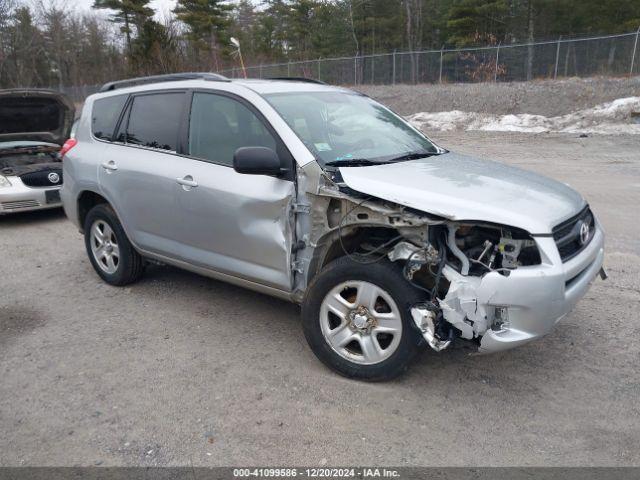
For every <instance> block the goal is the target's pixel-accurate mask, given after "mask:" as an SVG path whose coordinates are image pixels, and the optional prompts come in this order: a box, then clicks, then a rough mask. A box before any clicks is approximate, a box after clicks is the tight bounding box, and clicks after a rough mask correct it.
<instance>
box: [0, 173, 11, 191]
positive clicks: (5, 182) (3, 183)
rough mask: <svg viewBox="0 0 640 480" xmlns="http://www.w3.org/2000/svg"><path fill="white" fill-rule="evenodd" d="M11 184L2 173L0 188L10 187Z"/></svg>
mask: <svg viewBox="0 0 640 480" xmlns="http://www.w3.org/2000/svg"><path fill="white" fill-rule="evenodd" d="M10 186H11V182H10V181H9V179H8V178H7V177H5V176H3V175H0V188H3V187H10Z"/></svg>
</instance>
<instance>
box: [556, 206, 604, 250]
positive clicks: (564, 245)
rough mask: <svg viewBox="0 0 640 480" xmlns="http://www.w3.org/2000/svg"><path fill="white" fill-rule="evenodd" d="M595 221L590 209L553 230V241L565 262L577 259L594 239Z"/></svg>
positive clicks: (587, 208)
mask: <svg viewBox="0 0 640 480" xmlns="http://www.w3.org/2000/svg"><path fill="white" fill-rule="evenodd" d="M595 232H596V228H595V219H594V217H593V213H591V210H590V209H589V207H588V206H587V207H585V209H584V210H582V212H580V213H579V214H578V215H576V216H575V217H573V218H570V219H569V220H567V221H566V222H562V223H561V224H560V225H558V226H557V227H555V228H554V229H553V239H554V240H555V242H556V245H557V246H558V251H559V252H560V258H561V259H562V261H563V262H566V261H567V260H569V259H571V258H573V257H575V256H576V255H577V254H578V253H580V252H581V251H582V250H583V249H584V248H585V247H586V246H587V245H589V242H590V241H591V240H592V239H593V236H594V234H595Z"/></svg>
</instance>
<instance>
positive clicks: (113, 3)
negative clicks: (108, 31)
mask: <svg viewBox="0 0 640 480" xmlns="http://www.w3.org/2000/svg"><path fill="white" fill-rule="evenodd" d="M149 1H150V0H95V1H94V4H93V8H99V9H108V10H114V11H115V13H113V15H111V21H112V22H114V23H119V24H121V26H120V32H122V33H124V35H125V38H126V43H127V52H128V53H129V54H131V38H132V33H133V29H132V26H135V27H136V28H137V30H138V33H139V31H140V30H141V29H142V26H143V25H144V23H145V22H146V21H147V20H148V19H150V18H151V17H152V16H153V13H154V12H153V9H151V8H150V7H149V6H148V4H149Z"/></svg>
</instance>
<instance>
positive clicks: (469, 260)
mask: <svg viewBox="0 0 640 480" xmlns="http://www.w3.org/2000/svg"><path fill="white" fill-rule="evenodd" d="M308 197H309V199H310V200H311V206H310V208H308V213H309V214H310V222H311V225H309V227H310V228H308V229H306V228H305V230H306V231H307V232H309V231H310V232H311V235H307V236H306V237H305V238H304V239H303V242H301V243H302V244H301V245H299V246H297V247H296V249H297V250H304V246H305V245H310V246H312V247H314V250H313V252H314V253H313V257H312V258H308V259H305V260H302V261H299V263H300V265H298V271H299V272H301V273H302V272H305V270H306V271H307V272H308V277H312V276H313V275H315V274H316V273H317V272H318V271H319V269H320V268H321V267H322V266H323V265H325V264H327V263H328V262H329V261H331V260H332V259H334V258H336V257H337V256H340V255H349V256H351V257H352V259H353V260H355V261H358V262H362V263H373V262H378V261H386V260H389V261H392V262H397V263H398V264H400V265H402V272H403V275H404V277H405V279H406V280H407V282H408V283H409V284H411V285H412V286H413V287H415V288H416V289H419V290H421V291H422V292H424V301H423V302H422V303H419V304H416V305H413V306H412V308H411V316H412V319H413V321H414V323H415V325H416V327H417V328H418V329H419V331H420V332H421V333H422V337H423V338H424V340H425V342H426V343H427V344H428V345H429V346H430V347H431V348H432V349H434V350H436V351H441V350H444V349H446V348H448V347H449V346H450V345H451V343H452V342H453V341H454V339H456V338H463V339H467V340H472V341H476V342H478V343H479V341H480V339H481V338H482V335H483V334H484V333H485V332H486V331H487V330H488V329H500V328H501V327H502V325H504V324H506V323H508V312H507V310H506V309H502V308H493V307H492V308H487V307H483V306H482V305H480V304H479V302H478V300H477V299H478V296H479V295H480V292H479V290H481V281H482V278H483V276H484V275H486V274H489V273H495V274H498V275H501V276H504V277H508V276H509V275H510V273H511V272H512V271H514V270H515V269H517V268H519V267H521V266H530V265H538V264H540V262H541V258H540V253H539V251H538V248H537V246H536V242H535V241H534V240H533V238H532V237H531V236H530V235H529V234H528V233H527V232H525V231H523V230H519V229H517V228H511V227H505V226H501V225H492V224H483V223H468V222H459V221H452V220H450V219H447V218H442V217H438V216H433V215H429V214H426V213H424V212H419V211H414V210H413V209H411V208H408V207H404V206H401V205H397V204H394V203H393V202H388V201H384V200H381V199H379V198H373V197H370V196H366V195H363V194H360V193H359V192H355V191H353V190H351V189H349V188H348V187H347V186H345V185H344V184H342V183H341V182H340V174H339V171H338V170H337V169H336V170H335V171H334V172H329V178H326V177H324V179H323V180H322V181H321V184H320V185H319V187H318V195H309V196H308ZM305 213H307V209H305ZM304 251H308V249H307V250H304ZM298 258H301V257H300V256H299V257H298ZM302 258H304V257H303V256H302ZM305 265H306V266H308V268H306V269H305V268H304V267H305Z"/></svg>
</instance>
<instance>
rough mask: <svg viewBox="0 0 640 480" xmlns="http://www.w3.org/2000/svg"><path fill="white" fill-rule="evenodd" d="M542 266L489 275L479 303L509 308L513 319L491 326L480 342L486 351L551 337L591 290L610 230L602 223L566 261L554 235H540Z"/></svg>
mask: <svg viewBox="0 0 640 480" xmlns="http://www.w3.org/2000/svg"><path fill="white" fill-rule="evenodd" d="M536 242H537V243H538V248H539V250H540V254H541V257H542V264H541V265H537V266H533V267H520V268H518V269H516V270H513V271H512V272H511V274H510V275H509V276H508V277H506V276H504V275H500V274H499V273H496V272H492V273H489V274H487V275H485V276H484V277H483V278H482V280H481V282H480V286H479V288H478V290H477V293H478V299H477V301H478V306H479V307H480V306H483V307H484V308H485V309H486V311H487V312H492V311H495V309H496V307H498V308H506V311H507V312H508V313H507V315H508V319H507V320H506V321H505V323H504V324H502V325H501V326H499V327H498V328H496V327H494V328H493V329H492V328H489V329H488V330H487V331H486V332H485V333H484V334H483V335H482V338H481V340H480V350H479V351H480V352H485V353H490V352H496V351H501V350H506V349H509V348H513V347H516V346H519V345H522V344H524V343H527V342H530V341H531V340H534V339H536V338H539V337H542V336H544V335H546V334H547V333H548V332H549V331H550V330H551V329H552V328H553V327H554V326H555V325H556V323H558V322H559V321H560V320H561V319H562V318H563V317H564V316H565V315H567V314H568V313H569V312H570V311H571V310H572V309H573V308H574V307H575V305H576V303H578V301H579V300H580V299H581V298H582V297H583V296H584V295H585V294H586V293H587V291H588V289H589V287H590V284H591V282H592V281H593V279H594V278H595V277H596V276H597V275H598V273H599V272H600V270H601V268H602V264H603V262H604V232H603V230H602V227H601V226H600V224H599V223H597V224H596V232H595V235H594V237H593V239H592V240H591V242H590V243H589V245H588V246H587V247H586V248H585V249H584V250H583V251H582V252H580V254H579V255H577V256H575V257H574V258H572V259H571V260H569V261H567V262H566V263H562V260H561V259H560V255H559V253H558V249H557V247H556V245H555V242H554V240H553V238H551V237H536Z"/></svg>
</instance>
